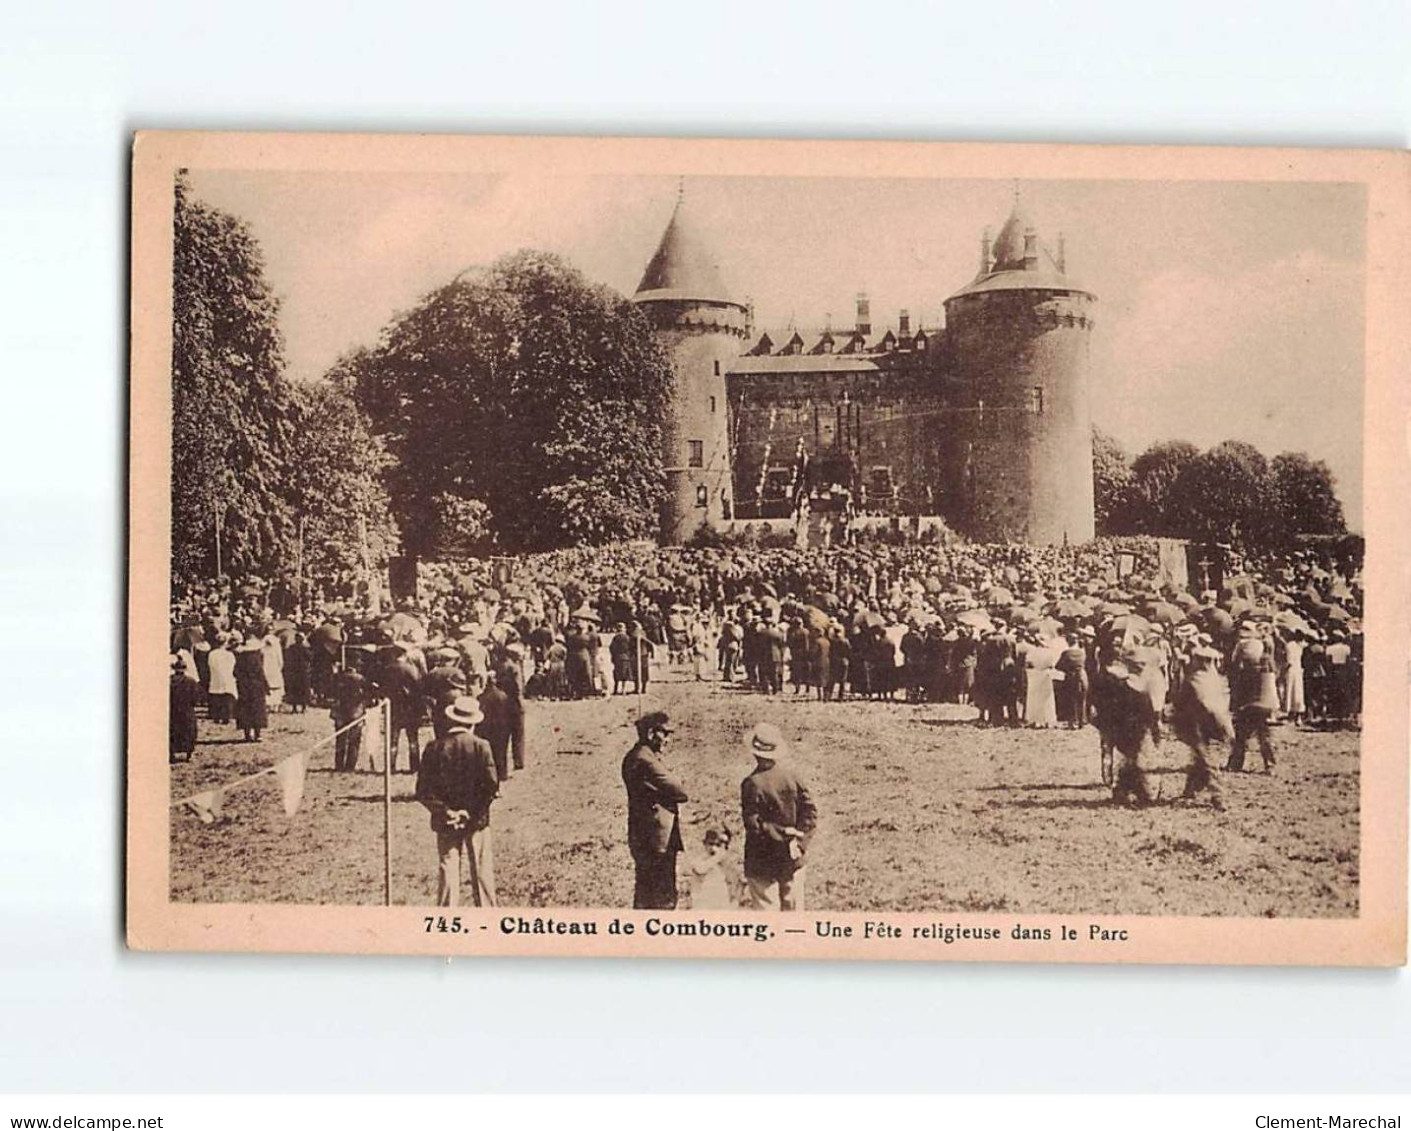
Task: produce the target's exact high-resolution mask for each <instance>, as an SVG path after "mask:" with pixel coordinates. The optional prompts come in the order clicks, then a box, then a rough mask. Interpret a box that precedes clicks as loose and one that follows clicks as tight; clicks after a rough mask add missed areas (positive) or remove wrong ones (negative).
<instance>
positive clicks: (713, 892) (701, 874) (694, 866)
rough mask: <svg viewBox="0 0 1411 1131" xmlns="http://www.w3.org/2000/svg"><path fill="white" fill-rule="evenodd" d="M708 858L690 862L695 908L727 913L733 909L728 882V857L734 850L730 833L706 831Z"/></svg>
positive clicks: (687, 867) (718, 830)
mask: <svg viewBox="0 0 1411 1131" xmlns="http://www.w3.org/2000/svg"><path fill="white" fill-rule="evenodd" d="M703 840H704V843H705V855H704V856H701V857H698V858H697V859H695V860H693V861H690V862H689V863H688V864H687V866H686V870H687V873H688V874H689V876H690V880H691V908H692V909H693V910H695V911H701V910H706V909H711V910H717V911H718V910H724V909H726V908H728V907H731V906H733V904H732V903H731V900H730V885H729V884H728V883H727V882H726V880H725V854H726V852H728V851H729V849H730V830H729V829H726V828H715V829H706V832H705V837H704V838H703Z"/></svg>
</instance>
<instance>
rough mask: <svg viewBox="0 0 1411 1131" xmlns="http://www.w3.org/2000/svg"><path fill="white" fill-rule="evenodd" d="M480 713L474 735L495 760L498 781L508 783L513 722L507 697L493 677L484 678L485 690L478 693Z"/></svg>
mask: <svg viewBox="0 0 1411 1131" xmlns="http://www.w3.org/2000/svg"><path fill="white" fill-rule="evenodd" d="M480 713H481V714H482V715H483V716H484V718H483V719H482V720H481V722H480V725H479V726H477V727H476V728H475V733H476V734H477V735H479V736H480V737H481V738H483V739H484V740H485V741H486V742H487V743H489V745H490V754H491V755H492V756H493V758H494V760H495V772H496V773H497V774H498V775H499V778H500V781H508V780H509V776H510V761H509V748H510V735H511V733H512V732H513V729H514V720H513V719H512V718H511V717H510V700H509V696H508V695H506V694H505V693H504V692H503V691H501V690H500V688H499V684H498V679H497V677H496V676H494V675H490V676H488V677H486V680H485V690H484V691H482V692H481V693H480Z"/></svg>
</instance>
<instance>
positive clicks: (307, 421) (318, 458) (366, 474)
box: [288, 363, 398, 582]
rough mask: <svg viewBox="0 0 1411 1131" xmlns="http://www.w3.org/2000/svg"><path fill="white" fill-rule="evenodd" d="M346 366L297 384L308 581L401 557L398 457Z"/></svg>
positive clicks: (296, 485) (297, 479) (296, 495)
mask: <svg viewBox="0 0 1411 1131" xmlns="http://www.w3.org/2000/svg"><path fill="white" fill-rule="evenodd" d="M345 373H346V371H345V369H344V368H343V366H342V364H341V363H340V365H339V366H337V367H335V368H334V370H333V372H332V373H331V374H330V379H328V380H324V381H318V382H300V383H294V384H292V385H291V391H292V394H293V401H294V408H295V414H296V421H297V428H298V437H297V443H296V445H295V453H294V455H293V458H292V461H291V466H290V471H289V476H288V484H289V500H290V503H291V505H292V507H293V509H294V513H295V515H296V516H297V517H296V519H295V522H296V530H297V537H296V543H295V548H296V554H295V557H296V562H297V565H298V567H300V568H301V570H302V575H303V578H304V579H305V581H306V582H307V581H308V580H309V579H310V578H317V577H328V576H336V575H338V574H340V573H345V572H353V573H357V572H359V571H360V570H361V569H362V568H363V567H364V566H365V565H368V566H372V567H373V568H379V569H380V568H381V567H382V566H384V565H385V564H386V562H387V559H388V557H389V556H390V555H392V554H394V553H396V551H397V541H398V540H397V527H396V524H395V523H394V522H393V520H392V515H391V510H390V507H389V503H388V497H387V490H386V488H385V486H384V485H383V475H384V473H385V472H386V470H387V468H388V467H389V466H390V464H391V462H392V459H391V457H390V456H389V455H388V454H387V449H386V447H385V446H384V445H383V443H382V441H381V440H380V439H378V438H377V437H376V436H374V435H373V434H372V431H371V429H370V427H369V425H368V421H367V418H366V417H365V416H364V415H363V413H362V412H361V410H359V408H358V406H357V405H356V404H355V403H354V401H353V397H352V393H351V391H350V390H349V388H348V387H347V385H346V383H345V381H346V377H345Z"/></svg>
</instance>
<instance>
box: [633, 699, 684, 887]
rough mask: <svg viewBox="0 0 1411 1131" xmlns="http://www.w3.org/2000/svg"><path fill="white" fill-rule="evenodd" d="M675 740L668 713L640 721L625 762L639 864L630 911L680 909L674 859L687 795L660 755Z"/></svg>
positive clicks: (678, 850)
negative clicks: (669, 740)
mask: <svg viewBox="0 0 1411 1131" xmlns="http://www.w3.org/2000/svg"><path fill="white" fill-rule="evenodd" d="M670 735H671V725H670V719H668V718H667V715H666V713H665V712H664V711H653V712H651V713H650V714H647V715H643V716H642V717H641V718H640V719H638V720H637V742H636V744H635V745H634V746H633V747H632V749H631V750H629V751H628V752H627V757H625V758H623V760H622V783H623V785H625V786H626V787H627V846H628V848H629V849H630V850H631V852H632V861H633V863H634V864H635V865H636V871H637V878H636V885H635V887H634V889H633V893H632V906H633V907H635V908H639V909H650V910H655V911H671V910H673V909H674V908H675V907H676V856H677V854H678V853H679V852H680V851H681V849H682V844H681V815H680V805H681V803H682V802H683V801H685V800H686V791H685V790H684V789H682V788H681V786H680V784H679V783H678V782H677V781H676V779H675V778H673V777H672V776H671V775H670V774H669V773H667V770H666V764H665V762H664V761H663V760H662V751H663V750H664V749H665V747H666V740H667V738H668V737H669V736H670Z"/></svg>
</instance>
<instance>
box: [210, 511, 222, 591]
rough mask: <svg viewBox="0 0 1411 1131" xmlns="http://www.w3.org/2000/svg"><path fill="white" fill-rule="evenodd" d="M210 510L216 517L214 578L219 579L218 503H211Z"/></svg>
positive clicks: (220, 571)
mask: <svg viewBox="0 0 1411 1131" xmlns="http://www.w3.org/2000/svg"><path fill="white" fill-rule="evenodd" d="M211 511H212V513H213V514H214V515H215V519H216V578H217V580H219V578H220V575H221V573H222V572H223V571H222V570H221V560H220V505H219V504H218V503H212V504H211Z"/></svg>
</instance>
